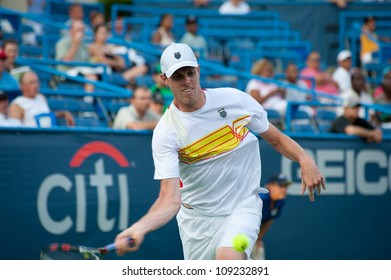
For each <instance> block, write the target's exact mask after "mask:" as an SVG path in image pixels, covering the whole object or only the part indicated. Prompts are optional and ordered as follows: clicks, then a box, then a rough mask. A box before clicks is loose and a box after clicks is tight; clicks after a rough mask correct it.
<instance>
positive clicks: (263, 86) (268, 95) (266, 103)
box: [246, 59, 287, 116]
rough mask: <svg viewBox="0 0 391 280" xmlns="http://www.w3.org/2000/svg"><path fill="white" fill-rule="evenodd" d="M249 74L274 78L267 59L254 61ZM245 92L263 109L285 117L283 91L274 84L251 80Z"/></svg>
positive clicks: (271, 65)
mask: <svg viewBox="0 0 391 280" xmlns="http://www.w3.org/2000/svg"><path fill="white" fill-rule="evenodd" d="M251 73H252V74H254V75H258V76H260V77H263V78H269V79H272V78H273V77H274V69H273V64H272V63H271V62H270V60H268V59H260V60H258V61H256V62H255V63H254V65H253V67H252V68H251ZM246 92H247V93H248V94H250V95H251V96H252V97H253V98H254V99H255V100H257V101H258V102H259V103H260V104H261V105H262V106H263V107H264V108H265V109H274V110H276V111H278V112H279V113H280V114H281V116H285V112H286V106H287V101H286V100H285V89H283V88H279V87H278V86H277V85H276V84H273V83H267V82H263V81H261V80H260V79H256V78H254V79H251V80H250V81H249V82H248V83H247V87H246Z"/></svg>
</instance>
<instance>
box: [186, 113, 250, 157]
mask: <svg viewBox="0 0 391 280" xmlns="http://www.w3.org/2000/svg"><path fill="white" fill-rule="evenodd" d="M249 121H250V116H249V115H247V116H244V117H242V118H240V119H237V120H235V121H233V122H232V127H230V126H229V125H225V126H223V127H221V128H219V129H217V130H215V131H213V132H212V133H210V134H208V135H207V136H205V137H203V138H201V139H199V140H197V141H195V142H194V143H192V144H190V145H188V146H186V147H184V148H182V149H180V150H179V161H180V162H183V163H186V164H190V163H195V162H199V161H201V160H205V159H209V158H211V157H215V156H217V155H221V154H223V153H226V152H229V151H231V150H233V149H235V148H236V147H237V146H238V145H239V144H240V142H241V141H242V140H243V139H244V138H245V137H246V135H247V134H248V132H249V130H248V128H247V127H246V126H245V125H246V124H247V123H249Z"/></svg>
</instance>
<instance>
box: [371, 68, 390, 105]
mask: <svg viewBox="0 0 391 280" xmlns="http://www.w3.org/2000/svg"><path fill="white" fill-rule="evenodd" d="M382 77H383V78H382V80H383V81H384V80H388V79H391V66H387V67H386V68H384V69H383V72H382ZM382 95H383V86H382V85H380V86H378V87H376V89H375V91H374V93H373V97H374V98H375V99H377V98H379V97H381V96H382Z"/></svg>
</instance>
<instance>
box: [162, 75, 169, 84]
mask: <svg viewBox="0 0 391 280" xmlns="http://www.w3.org/2000/svg"><path fill="white" fill-rule="evenodd" d="M160 79H162V80H163V82H164V84H165V85H166V86H168V78H167V76H166V75H165V74H160Z"/></svg>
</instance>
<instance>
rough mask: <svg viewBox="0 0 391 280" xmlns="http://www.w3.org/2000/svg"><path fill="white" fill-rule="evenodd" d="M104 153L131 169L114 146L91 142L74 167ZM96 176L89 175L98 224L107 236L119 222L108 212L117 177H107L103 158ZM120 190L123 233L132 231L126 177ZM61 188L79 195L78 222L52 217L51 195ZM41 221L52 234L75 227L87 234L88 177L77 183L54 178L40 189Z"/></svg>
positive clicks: (75, 158) (120, 181)
mask: <svg viewBox="0 0 391 280" xmlns="http://www.w3.org/2000/svg"><path fill="white" fill-rule="evenodd" d="M97 153H102V154H106V155H108V156H110V157H111V158H113V159H114V160H115V161H116V162H117V163H118V165H119V166H121V167H129V162H128V160H127V159H126V158H125V157H124V156H123V154H122V153H121V152H119V151H118V150H117V149H116V148H115V147H114V146H112V145H110V144H108V143H105V142H100V141H95V142H90V143H88V144H86V145H84V146H83V147H81V148H80V149H79V150H78V151H77V152H76V153H75V155H74V156H73V158H72V160H71V162H70V166H71V167H79V166H80V165H81V164H82V163H83V162H84V160H85V159H86V158H88V157H89V156H91V155H93V154H97ZM94 169H95V170H94V171H95V173H94V174H91V175H88V176H89V178H88V179H89V182H90V187H94V188H96V192H97V199H98V201H97V204H98V205H97V207H98V208H97V223H98V227H99V229H100V230H101V231H104V232H107V231H111V230H112V229H113V228H114V224H115V218H111V219H109V218H107V210H108V197H107V193H108V189H107V188H110V187H114V185H116V184H114V182H113V181H114V180H113V175H111V174H106V173H105V170H104V160H103V159H102V158H101V159H99V160H97V161H96V162H95V164H94ZM117 179H118V188H119V205H120V207H119V215H118V219H119V220H118V224H119V226H118V227H119V229H120V230H121V229H125V228H126V227H128V215H129V214H128V213H129V209H128V207H129V194H128V184H127V181H128V179H127V176H126V174H118V178H117ZM58 188H60V189H61V190H63V191H66V192H71V191H75V192H76V218H75V220H74V219H72V217H71V216H70V215H66V216H65V217H63V218H62V219H61V220H58V219H54V218H53V217H52V216H51V215H50V211H49V208H48V200H49V196H50V194H51V192H53V191H54V190H55V189H58ZM37 207H38V217H39V220H40V222H41V224H42V226H43V227H44V228H45V229H46V230H47V231H48V232H50V233H52V234H63V233H65V232H67V231H69V230H70V228H71V227H72V226H74V225H75V229H76V232H85V231H86V224H87V197H86V175H83V174H75V177H74V181H71V180H70V179H69V178H68V177H66V176H65V175H63V174H51V175H49V176H47V177H46V178H45V179H44V180H43V182H42V184H41V185H40V187H39V191H38V197H37Z"/></svg>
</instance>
